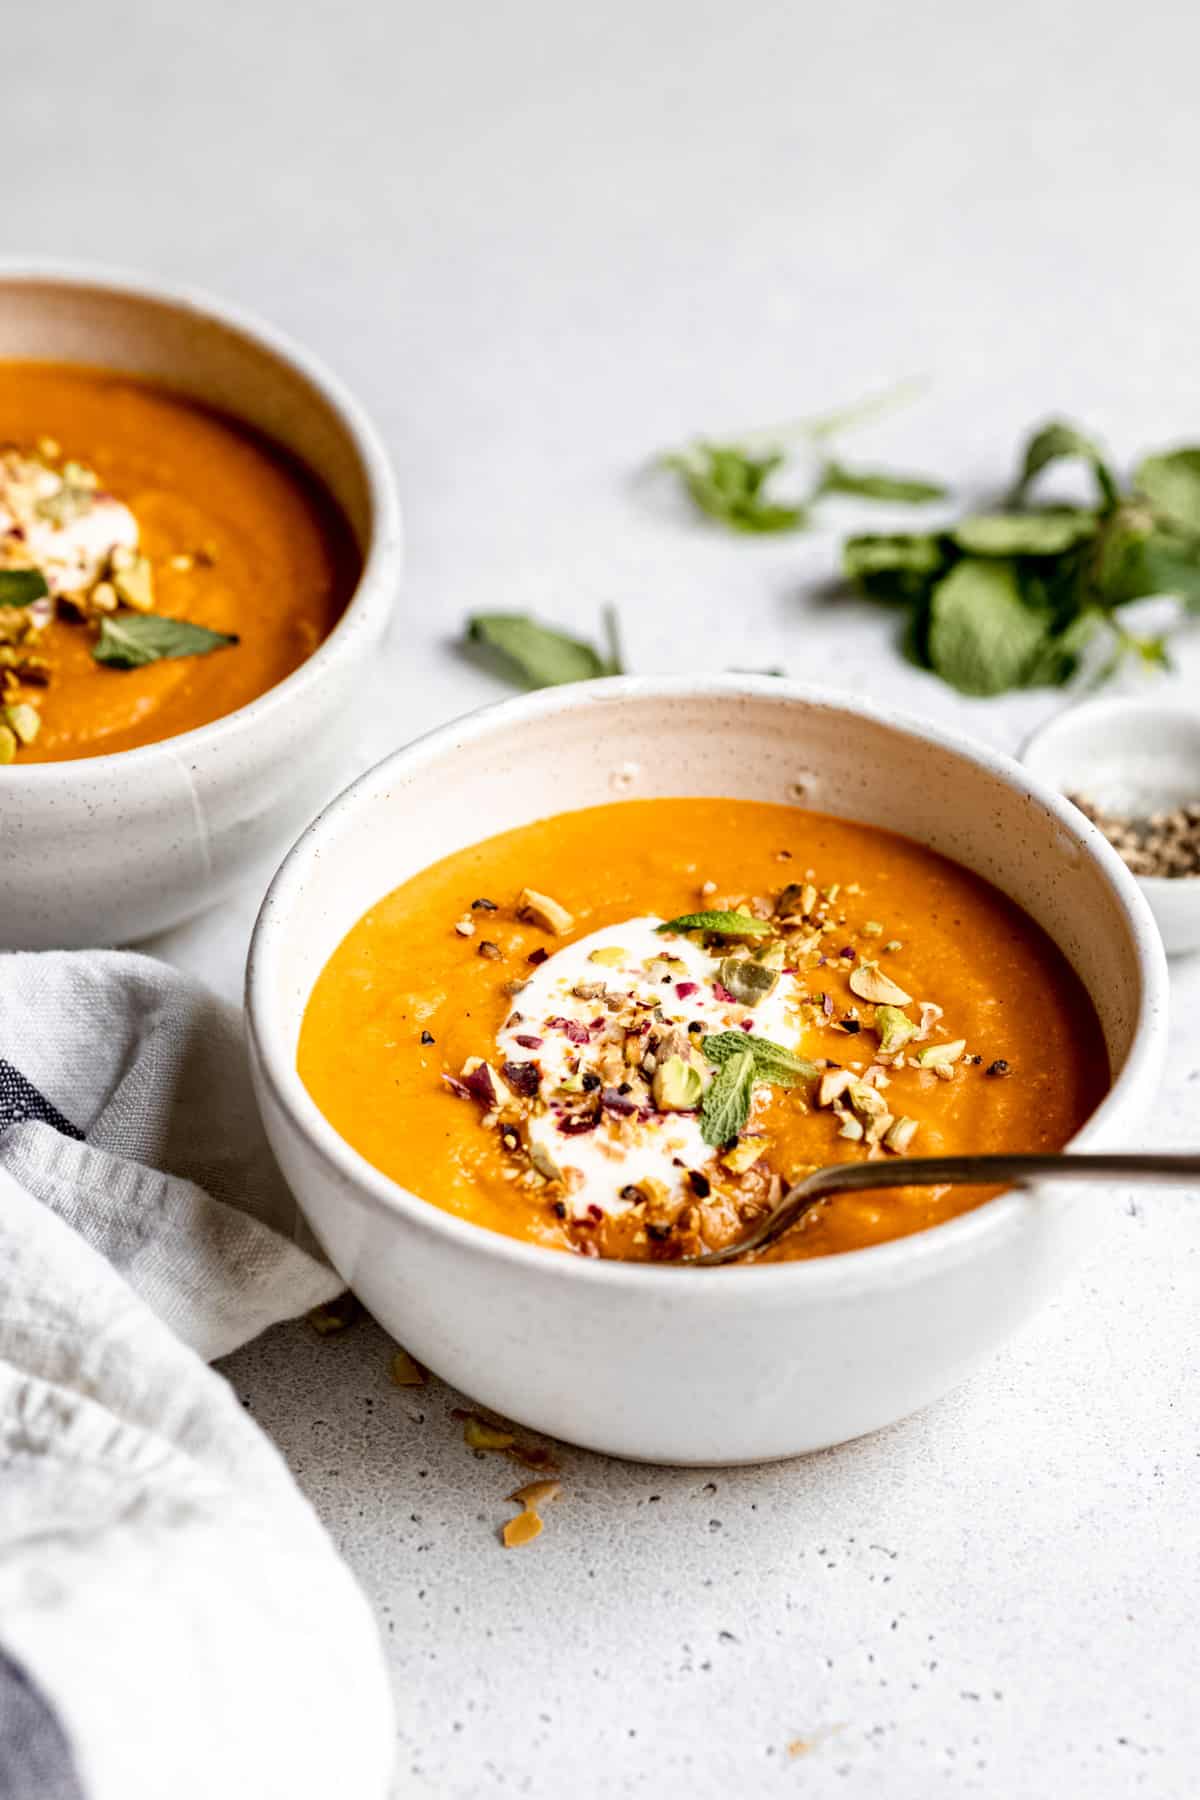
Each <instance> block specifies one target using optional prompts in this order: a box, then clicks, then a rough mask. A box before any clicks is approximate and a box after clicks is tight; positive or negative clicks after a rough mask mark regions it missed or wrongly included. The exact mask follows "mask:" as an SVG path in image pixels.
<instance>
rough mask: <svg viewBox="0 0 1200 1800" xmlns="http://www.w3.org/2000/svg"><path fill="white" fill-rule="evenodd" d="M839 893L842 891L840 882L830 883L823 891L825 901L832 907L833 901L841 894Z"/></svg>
mask: <svg viewBox="0 0 1200 1800" xmlns="http://www.w3.org/2000/svg"><path fill="white" fill-rule="evenodd" d="M841 891H842V884H841V882H840V881H835V882H833V883H831V885H830V886H829V887H827V888H826V889H825V898H826V900H828V902H829V904H830V905H831V906H832V905H833V903H834V901H835V900H836V899H837V897H838V895H839V894H840V893H841Z"/></svg>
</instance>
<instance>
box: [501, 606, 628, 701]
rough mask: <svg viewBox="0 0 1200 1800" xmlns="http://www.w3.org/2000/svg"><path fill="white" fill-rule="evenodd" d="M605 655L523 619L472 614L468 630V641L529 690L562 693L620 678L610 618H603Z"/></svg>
mask: <svg viewBox="0 0 1200 1800" xmlns="http://www.w3.org/2000/svg"><path fill="white" fill-rule="evenodd" d="M605 623H606V627H607V630H608V634H609V644H608V646H607V648H608V655H607V656H602V655H601V654H600V652H599V651H598V650H596V649H594V648H593V647H592V645H591V644H588V643H585V642H584V640H583V639H582V638H573V637H569V636H568V635H567V633H566V632H564V631H555V630H554V629H553V627H552V626H549V625H541V624H539V623H538V621H537V620H536V619H533V618H531V617H530V616H529V614H528V613H500V612H494V613H476V614H475V616H474V618H472V619H471V620H469V621H468V624H467V641H468V642H469V643H471V644H479V645H482V646H483V647H484V648H485V649H486V650H488V651H490V652H492V653H493V654H494V655H495V656H497V657H498V658H499V659H500V662H501V665H502V667H503V670H504V673H505V674H506V675H507V676H508V677H509V678H510V679H512V678H513V677H515V678H516V679H518V680H521V681H524V682H525V683H526V684H527V685H528V686H529V687H534V688H540V687H565V686H566V685H567V683H568V682H572V681H595V680H596V679H598V678H599V677H600V676H603V675H619V674H620V673H621V656H620V649H619V647H618V645H617V642H616V623H615V617H614V615H613V614H611V613H608V614H606V618H605Z"/></svg>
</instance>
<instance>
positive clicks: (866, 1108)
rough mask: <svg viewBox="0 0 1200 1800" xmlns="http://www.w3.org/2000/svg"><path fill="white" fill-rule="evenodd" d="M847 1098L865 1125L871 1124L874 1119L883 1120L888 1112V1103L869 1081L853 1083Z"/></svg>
mask: <svg viewBox="0 0 1200 1800" xmlns="http://www.w3.org/2000/svg"><path fill="white" fill-rule="evenodd" d="M846 1098H847V1099H848V1100H849V1102H850V1104H851V1106H852V1107H853V1108H854V1111H855V1112H856V1113H857V1114H858V1117H859V1118H860V1119H861V1120H862V1121H863V1123H864V1125H867V1124H870V1122H871V1120H872V1119H882V1118H883V1117H884V1116H885V1114H886V1113H887V1110H888V1104H887V1101H886V1100H885V1099H884V1097H883V1095H882V1094H881V1093H880V1092H879V1089H878V1088H873V1087H872V1086H871V1084H870V1082H869V1081H852V1082H851V1083H850V1085H849V1087H848V1088H847V1089H846Z"/></svg>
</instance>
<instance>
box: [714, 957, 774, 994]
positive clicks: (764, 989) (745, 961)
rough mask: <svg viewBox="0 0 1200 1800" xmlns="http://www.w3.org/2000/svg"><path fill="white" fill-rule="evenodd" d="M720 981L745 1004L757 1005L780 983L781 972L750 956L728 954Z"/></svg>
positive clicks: (721, 970)
mask: <svg viewBox="0 0 1200 1800" xmlns="http://www.w3.org/2000/svg"><path fill="white" fill-rule="evenodd" d="M720 981H721V985H722V987H726V988H728V989H729V992H730V993H731V994H732V995H733V997H734V999H735V1000H738V1001H740V1002H741V1004H742V1005H743V1006H757V1005H758V1003H759V1001H760V1000H764V999H765V998H766V996H767V995H768V994H769V993H771V991H772V990H773V989H774V988H775V987H776V986H777V985H778V983H779V974H778V971H777V970H775V969H769V968H767V966H766V965H765V963H760V962H755V961H754V960H753V959H752V958H751V957H749V956H727V957H726V958H725V959H724V961H723V962H722V964H721V969H720Z"/></svg>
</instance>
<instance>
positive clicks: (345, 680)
mask: <svg viewBox="0 0 1200 1800" xmlns="http://www.w3.org/2000/svg"><path fill="white" fill-rule="evenodd" d="M5 357H28V358H40V359H44V360H48V361H55V362H78V363H90V364H92V365H95V366H99V367H102V368H105V369H111V370H115V371H117V372H120V373H123V374H131V375H140V376H144V377H146V378H148V379H150V380H153V381H157V382H160V383H162V384H163V385H164V386H165V387H168V388H172V389H174V390H175V391H176V392H179V393H182V394H184V395H187V396H189V397H191V398H194V399H197V400H202V401H204V402H206V403H207V404H208V405H210V406H215V407H219V408H220V409H221V410H222V411H224V412H227V413H230V414H232V415H233V416H234V417H235V418H237V419H240V420H242V421H244V422H245V423H247V424H249V425H253V426H256V427H257V428H258V429H259V430H260V431H263V432H265V433H266V434H267V435H268V436H269V437H271V438H273V439H274V440H275V441H276V442H277V443H279V444H282V445H283V446H284V447H285V448H286V449H288V450H290V451H292V452H293V453H294V454H295V455H296V456H298V457H299V458H300V459H301V461H302V462H304V463H306V464H307V465H308V467H309V468H310V469H311V470H312V472H313V473H314V474H315V475H316V476H317V477H318V478H319V479H320V480H321V481H322V482H323V483H324V485H325V487H326V488H327V489H328V490H329V492H330V493H331V494H332V495H333V497H334V498H335V499H336V500H337V501H338V503H339V504H340V506H341V508H342V510H343V512H344V513H345V515H346V518H347V520H348V521H349V524H350V527H351V529H352V531H353V532H354V535H355V538H356V539H357V542H358V547H359V550H360V552H361V553H362V557H363V569H362V574H361V577H360V580H359V583H358V586H357V588H356V590H355V592H354V594H353V596H352V597H351V600H350V603H349V605H348V607H347V609H346V611H345V613H344V614H343V616H342V618H341V619H340V620H339V622H338V624H337V626H336V627H335V628H334V630H333V631H332V632H331V634H330V635H329V637H328V638H326V640H325V642H324V643H323V644H321V645H320V646H319V648H318V649H317V650H316V652H315V653H314V655H312V656H311V657H309V659H308V661H307V662H305V663H303V664H302V665H301V666H300V668H299V669H297V670H296V671H295V672H294V673H293V674H292V675H290V676H288V678H287V679H286V680H285V681H282V682H280V683H279V684H278V685H277V686H276V687H273V688H271V689H269V690H268V691H267V692H266V693H265V694H262V695H261V696H260V697H259V698H258V699H257V700H254V701H252V702H251V704H250V705H248V706H244V707H242V708H240V709H239V711H237V712H233V713H229V714H227V715H226V717H225V718H223V719H217V720H215V721H214V722H213V723H212V724H209V725H204V726H201V727H200V728H198V729H197V730H195V731H188V732H184V733H181V734H180V735H179V736H178V737H173V738H165V739H163V740H162V741H161V742H160V743H156V744H147V745H145V746H142V747H139V748H137V749H133V750H123V751H121V752H120V753H118V754H113V755H107V756H95V757H85V758H81V759H79V760H78V761H75V762H57V763H21V762H20V761H18V762H15V763H12V764H10V765H9V766H8V767H7V768H4V769H0V948H3V949H8V950H44V949H55V948H57V949H71V948H76V947H79V946H88V945H101V944H119V943H130V942H133V941H135V940H137V939H138V938H142V937H146V936H148V935H149V934H150V933H152V932H155V931H162V930H165V929H166V928H167V927H169V926H171V925H176V924H178V923H179V922H180V921H181V920H183V919H186V918H188V917H189V916H190V915H191V914H193V913H197V912H200V911H201V910H203V908H205V907H207V906H210V905H212V904H213V902H214V901H217V900H219V899H221V898H222V896H223V895H225V894H226V893H228V892H229V891H230V890H232V889H233V888H234V887H235V886H236V885H237V884H238V882H239V881H241V880H242V879H243V878H244V877H245V876H246V875H247V874H249V873H251V872H252V871H253V870H254V869H255V867H256V866H257V867H261V864H262V861H263V859H264V858H270V857H271V856H272V855H277V854H278V853H279V852H280V850H281V849H282V848H283V846H284V845H285V844H287V843H288V842H289V841H290V839H291V838H293V837H294V836H295V834H296V832H297V831H298V830H299V829H300V828H301V826H302V825H303V824H304V823H305V821H306V820H307V819H310V818H311V817H312V814H313V811H314V809H315V808H316V807H317V806H319V805H320V804H321V803H322V801H323V800H324V799H325V797H326V796H327V795H328V793H329V792H330V789H331V787H333V786H334V785H336V783H337V782H339V781H341V780H344V779H345V776H346V772H347V768H346V755H347V750H348V748H349V743H350V738H351V734H352V732H353V729H354V721H355V716H356V706H355V696H356V694H357V693H358V692H360V691H361V687H362V683H363V681H364V679H365V676H366V673H367V671H368V670H369V668H370V666H371V663H372V660H373V657H374V654H375V651H376V650H377V648H378V646H379V644H380V642H381V640H382V637H383V634H384V630H385V627H386V625H387V621H388V618H389V615H390V612H391V608H392V603H393V600H394V598H395V595H396V591H397V588H398V586H399V579H400V518H399V508H398V505H397V501H396V495H395V489H394V485H393V481H392V476H391V472H390V469H389V466H388V461H387V457H386V455H385V453H384V451H383V448H382V446H381V445H380V443H379V441H378V439H377V438H376V436H375V433H374V430H373V429H372V427H371V426H370V424H369V423H368V421H367V420H366V418H365V416H364V415H363V413H362V412H361V411H360V409H359V407H358V405H357V404H356V402H355V401H354V400H352V399H351V398H350V396H349V395H348V394H347V393H346V391H345V390H344V389H343V388H342V386H341V384H340V383H339V382H338V381H336V380H335V379H334V377H333V376H331V375H330V374H328V373H327V371H325V370H324V369H323V368H322V367H321V366H320V364H319V363H317V362H316V361H315V359H313V358H312V357H310V356H309V355H308V353H307V351H304V350H302V349H300V348H299V347H298V346H297V345H295V344H292V343H290V342H289V341H288V340H287V339H286V338H284V337H282V336H281V335H280V334H279V333H277V332H275V331H273V330H272V329H270V328H269V327H267V326H265V325H262V324H260V323H258V322H257V321H255V320H252V319H250V318H248V317H246V316H245V315H244V314H242V313H240V312H238V311H236V310H235V309H233V308H232V307H228V306H225V305H224V304H223V303H221V302H218V301H216V300H212V299H209V298H208V297H207V296H204V295H199V294H195V293H191V292H186V291H179V290H174V289H170V288H165V287H162V286H160V285H159V284H157V283H149V282H146V281H144V280H142V279H141V278H139V277H137V276H132V275H124V274H120V273H114V272H110V271H106V270H95V269H91V268H88V267H76V266H74V265H71V264H39V265H36V266H26V265H25V264H18V263H12V262H0V358H5Z"/></svg>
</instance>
